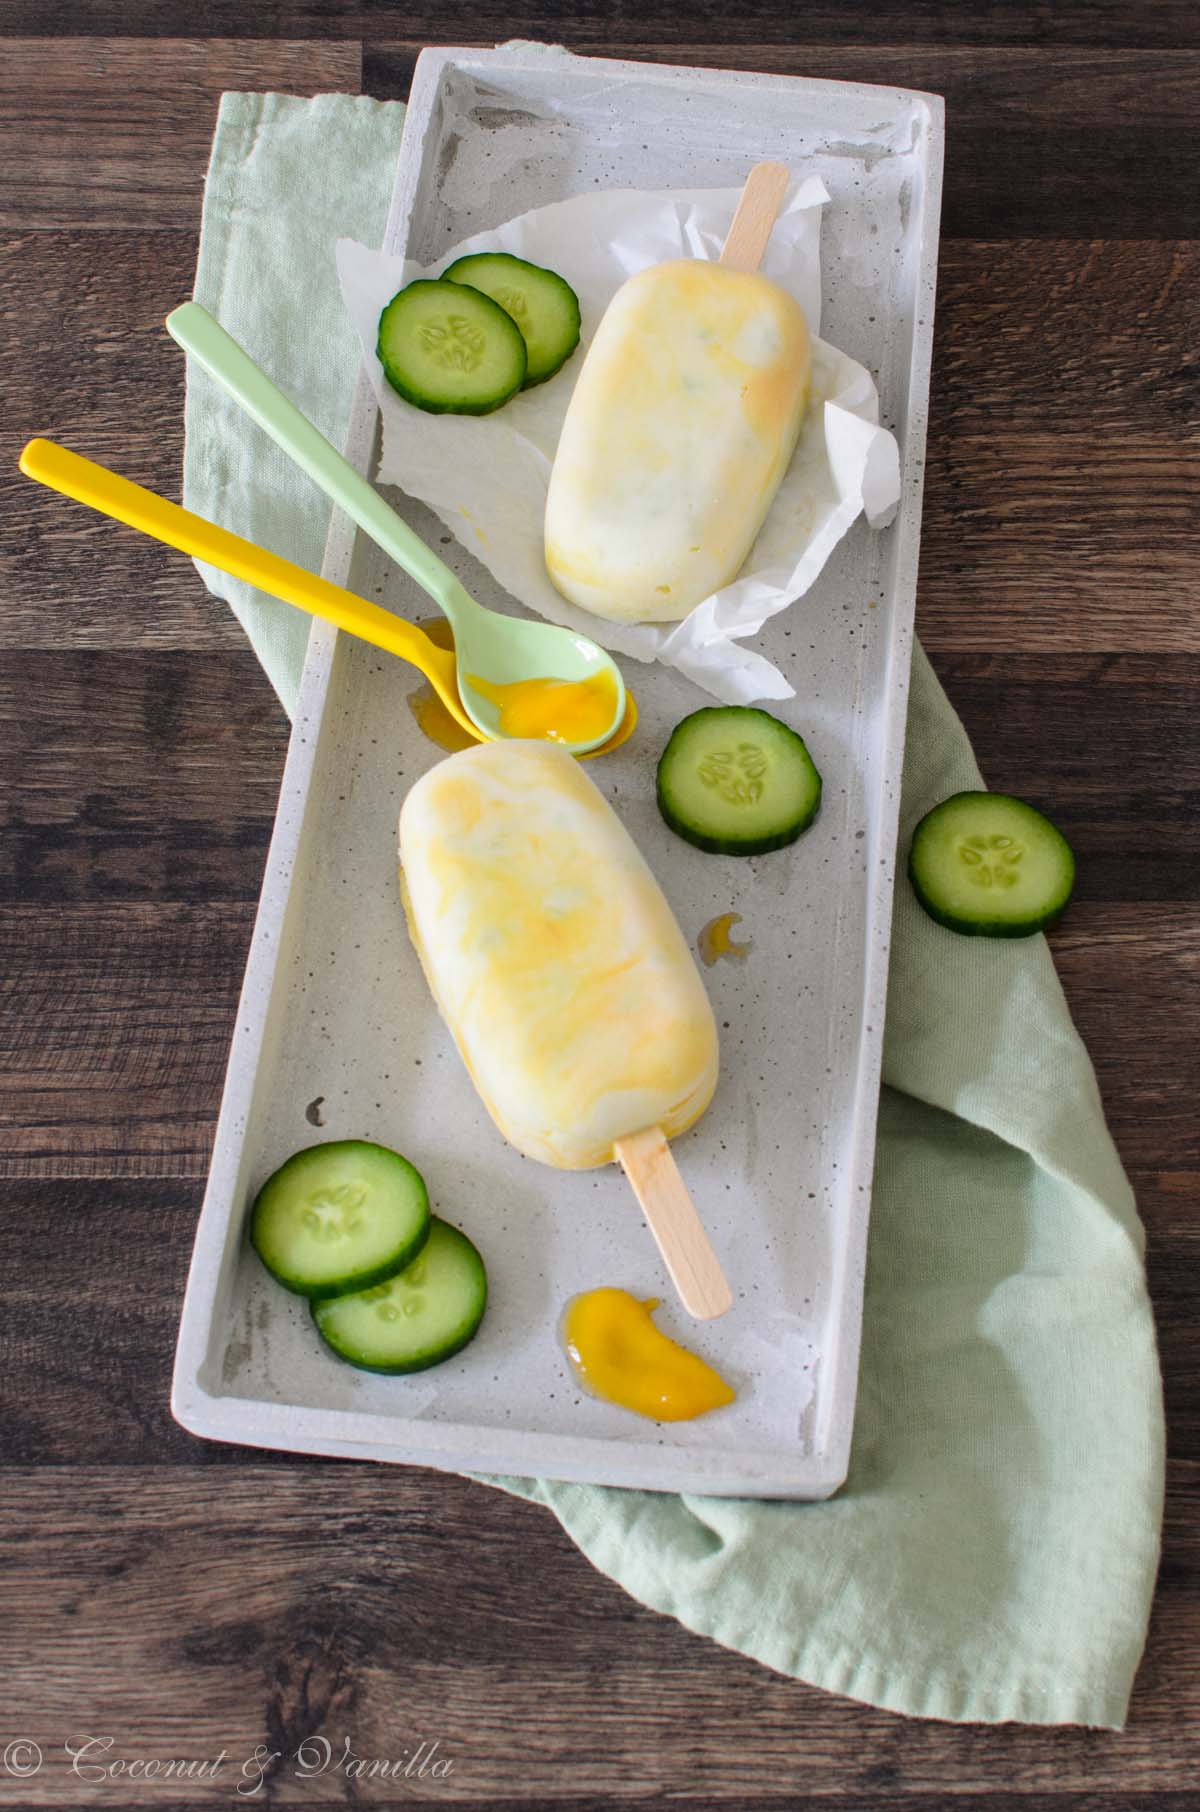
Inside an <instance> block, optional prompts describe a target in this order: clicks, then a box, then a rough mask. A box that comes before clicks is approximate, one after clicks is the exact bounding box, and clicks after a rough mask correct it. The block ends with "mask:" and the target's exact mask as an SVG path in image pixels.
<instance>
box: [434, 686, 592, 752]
mask: <svg viewBox="0 0 1200 1812" xmlns="http://www.w3.org/2000/svg"><path fill="white" fill-rule="evenodd" d="M467 680H468V683H469V684H470V685H472V686H474V688H475V690H476V691H477V692H479V693H481V694H482V696H483V697H484V698H486V699H490V701H491V703H492V704H494V705H499V707H500V729H501V730H502V732H503V733H504V735H505V736H523V737H530V738H536V739H538V740H542V739H547V740H549V741H551V742H591V741H592V739H593V737H596V736H603V734H604V732H605V731H606V730H608V729H610V728H611V727H612V721H613V718H614V716H615V715H616V709H617V694H616V687H615V686H614V685H613V682H612V676H611V675H610V674H608V673H596V674H593V675H592V677H591V678H590V679H585V680H555V679H527V680H514V681H513V682H512V683H511V684H510V685H507V686H501V685H496V684H495V683H494V682H493V681H491V680H486V679H481V678H480V676H479V675H478V674H477V673H469V674H468V675H467Z"/></svg>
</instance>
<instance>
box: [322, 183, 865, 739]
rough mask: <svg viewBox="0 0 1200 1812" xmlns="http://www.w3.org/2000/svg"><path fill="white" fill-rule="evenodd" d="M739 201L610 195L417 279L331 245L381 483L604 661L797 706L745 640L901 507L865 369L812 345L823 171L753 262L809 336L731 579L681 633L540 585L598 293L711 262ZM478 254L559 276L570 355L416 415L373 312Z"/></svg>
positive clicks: (697, 195)
mask: <svg viewBox="0 0 1200 1812" xmlns="http://www.w3.org/2000/svg"><path fill="white" fill-rule="evenodd" d="M739 193H740V191H739V190H737V189H693V190H676V191H672V192H671V193H661V192H657V191H643V190H635V189H621V190H607V191H602V192H600V193H597V194H595V195H583V196H577V197H573V198H572V199H571V200H569V201H561V202H555V203H553V204H552V205H551V206H549V207H544V208H535V209H533V210H532V211H531V212H529V213H526V214H521V215H519V216H517V218H516V219H514V220H510V221H508V222H507V223H506V224H505V225H504V226H502V227H500V228H498V229H496V230H495V231H491V232H486V233H477V234H475V235H474V236H473V237H472V238H470V239H464V240H463V241H462V242H461V244H459V245H456V246H454V247H453V248H452V249H451V251H450V252H448V253H447V255H446V257H445V259H444V260H442V261H441V263H440V264H439V265H437V266H434V267H430V268H424V267H422V266H420V265H416V264H413V263H412V262H411V261H408V260H403V259H399V258H394V257H389V256H387V255H386V254H385V253H383V252H374V251H370V250H368V249H367V247H365V246H362V245H359V244H358V243H357V242H356V241H354V240H351V239H342V240H339V241H338V245H337V264H338V278H339V281H340V283H341V288H342V296H343V299H344V301H345V303H346V307H347V309H348V310H349V312H350V315H351V318H352V319H353V321H354V325H355V327H356V329H357V331H358V335H359V338H360V340H361V342H362V349H363V356H364V358H365V360H366V362H367V368H368V370H369V372H370V374H371V380H372V382H373V384H374V387H375V393H376V395H377V396H378V398H379V407H380V412H381V415H382V420H383V451H382V455H381V457H380V462H379V471H378V474H377V476H378V478H379V480H380V481H381V482H382V483H384V484H394V485H398V486H399V487H400V488H401V489H402V490H404V491H405V492H407V493H408V495H409V496H411V497H415V498H417V499H419V500H420V501H421V502H422V503H425V504H428V505H429V506H430V508H431V509H433V510H434V511H435V512H436V514H437V515H438V516H439V517H440V518H441V520H442V521H443V522H444V523H445V524H446V526H447V528H449V529H450V530H451V532H452V533H453V534H454V535H456V536H457V537H458V539H459V540H460V541H461V542H462V543H463V545H464V546H465V547H467V548H468V549H469V550H470V551H471V552H472V553H473V554H474V555H476V557H477V558H478V559H480V560H481V561H482V562H483V564H484V565H485V566H487V567H488V568H489V569H490V571H491V572H492V574H493V576H494V577H495V578H496V579H497V580H498V581H499V582H500V584H501V585H503V586H504V588H505V589H506V590H507V591H508V592H510V593H511V594H512V595H513V596H514V597H515V598H517V599H518V600H519V601H520V602H521V603H522V604H524V605H526V606H527V607H528V608H529V609H531V610H534V611H537V612H538V614H539V615H541V616H543V617H546V618H548V619H549V621H551V622H553V623H561V624H564V625H566V626H567V627H569V628H572V629H577V630H579V631H581V632H582V633H583V634H585V635H589V636H591V637H592V638H593V639H594V640H595V641H598V642H600V643H602V644H603V646H604V647H606V648H610V649H612V650H614V651H615V652H617V653H620V654H627V655H632V656H634V657H635V658H636V659H638V660H643V661H650V660H660V661H665V662H667V663H668V664H669V665H670V666H673V667H676V668H678V669H679V671H680V672H681V673H684V674H686V675H687V677H688V678H689V679H692V680H694V681H695V682H696V684H697V685H699V686H701V687H703V688H704V690H705V691H706V692H709V693H711V694H712V695H713V696H714V697H715V698H719V699H721V700H723V701H724V702H726V703H729V704H749V703H751V702H753V701H754V700H755V699H760V698H790V697H791V696H792V695H793V691H794V688H793V687H792V686H790V685H789V684H788V682H787V680H786V679H785V678H784V677H783V675H782V674H781V673H780V672H779V670H778V669H777V668H776V667H775V666H773V665H772V663H771V662H770V661H768V660H767V659H766V658H765V657H764V656H763V655H761V654H759V653H757V652H756V651H755V650H754V649H752V648H747V647H745V646H743V643H744V641H745V639H746V638H747V637H750V636H753V635H754V634H755V633H756V632H757V631H758V630H759V629H760V628H761V627H762V625H763V623H765V622H766V620H767V619H768V617H771V616H774V615H775V613H776V612H777V611H780V610H783V609H784V608H785V607H786V606H787V605H788V604H790V603H792V602H793V601H794V600H795V599H796V598H799V597H801V596H802V595H803V594H804V593H805V592H806V591H807V590H808V588H809V587H810V586H811V585H812V583H813V581H814V579H815V578H816V576H817V574H818V573H819V572H820V571H821V568H822V567H823V566H824V564H825V562H826V560H828V558H829V556H830V554H831V553H832V551H833V549H834V548H835V547H836V545H837V543H838V542H839V541H840V540H841V538H842V536H843V535H844V534H845V533H846V531H847V529H848V528H849V527H850V525H851V523H852V522H854V521H855V519H856V518H857V517H858V516H859V515H860V514H863V515H865V516H866V519H867V521H868V523H869V524H870V525H871V526H872V527H874V528H882V527H884V526H886V524H887V522H889V521H890V520H891V516H892V514H893V513H894V510H895V507H896V503H897V501H898V499H899V496H900V465H899V456H898V453H897V449H896V443H895V440H894V439H893V437H892V435H891V434H890V433H889V432H888V431H887V430H886V429H884V428H881V427H880V426H879V399H878V395H877V392H876V389H875V385H874V382H873V381H872V378H871V376H870V373H869V372H868V371H867V370H866V369H865V368H864V367H863V366H862V365H859V364H857V363H856V362H855V361H854V360H853V359H851V358H848V357H847V356H846V355H845V354H844V353H841V352H838V351H837V349H836V348H835V347H833V346H830V345H828V344H827V343H826V342H825V341H823V340H821V339H820V338H819V337H818V333H819V328H820V320H821V255H820V232H821V210H822V208H823V207H824V206H825V204H826V203H827V202H828V200H829V194H828V191H827V190H826V188H825V185H824V183H823V182H822V181H821V180H820V178H819V177H808V178H805V179H803V180H801V181H799V182H797V183H794V184H793V186H792V188H791V190H790V191H789V194H788V198H787V200H786V202H785V203H784V207H783V209H782V210H781V213H780V215H779V218H778V221H777V223H776V226H775V230H774V232H773V233H772V236H771V241H770V245H769V247H768V250H767V256H766V258H765V260H764V263H763V270H764V271H765V272H766V274H767V275H768V276H769V277H771V278H772V279H773V280H774V281H775V282H777V283H779V284H780V285H782V287H783V288H785V289H787V290H789V291H790V292H791V294H792V295H793V296H794V297H795V298H796V300H797V301H798V302H799V303H800V306H801V307H802V308H803V309H804V312H805V315H806V316H807V319H808V323H809V327H810V330H811V332H812V334H813V336H814V338H813V375H812V390H811V395H810V399H809V406H808V411H807V414H806V417H805V421H804V425H803V427H802V429H801V433H800V439H799V442H798V444H797V447H796V452H795V456H794V458H793V460H792V463H791V465H790V467H789V468H788V472H787V475H786V476H785V478H784V481H783V484H782V485H781V487H780V490H779V494H778V496H777V497H776V499H775V502H774V504H773V505H772V507H771V510H770V513H769V514H768V516H767V519H766V521H765V522H764V524H763V526H762V529H761V531H760V533H759V535H758V538H757V540H756V541H755V543H754V546H753V547H752V548H751V550H750V554H749V556H748V557H747V559H746V562H745V565H744V566H743V568H742V571H741V573H740V575H739V576H738V578H737V579H735V580H734V582H733V583H732V584H731V585H727V586H725V587H724V588H723V589H722V590H721V591H718V592H714V593H713V594H712V595H711V596H710V597H708V598H705V599H704V600H703V602H702V603H700V604H698V605H697V606H696V607H695V609H694V610H692V611H691V612H690V613H689V615H688V616H686V617H684V618H683V620H682V621H681V622H679V623H672V624H663V625H654V624H626V623H609V622H607V621H605V620H604V619H603V618H601V617H595V616H592V615H591V614H590V613H589V612H587V611H583V610H579V609H577V608H576V607H575V606H574V605H572V604H568V603H567V601H566V599H565V598H562V597H560V596H559V594H558V592H557V591H556V590H555V589H554V587H553V585H552V584H551V583H550V580H549V578H548V577H547V575H546V569H545V564H544V561H543V556H542V519H543V515H544V512H545V505H546V488H547V485H548V483H549V477H550V468H551V465H552V463H553V459H554V452H555V448H556V447H557V445H558V437H559V432H560V430H561V428H562V422H563V417H564V415H565V414H566V410H567V404H568V402H569V401H570V396H571V391H572V388H573V377H574V374H575V373H577V372H578V370H579V368H580V365H581V364H582V360H583V354H584V352H585V350H586V348H587V346H588V344H589V343H590V340H591V336H592V334H593V333H594V331H595V329H596V326H597V325H598V323H599V320H600V317H601V315H602V314H603V312H604V310H605V308H606V307H607V306H608V303H609V301H610V299H611V297H612V295H613V294H614V292H615V291H616V290H617V289H618V287H619V286H620V285H621V283H623V282H624V280H625V278H626V277H629V276H631V275H632V274H633V273H634V272H635V271H638V270H641V269H643V268H644V267H645V266H646V265H648V264H658V263H661V262H662V261H663V260H664V259H668V258H679V257H688V258H716V257H717V256H718V254H719V252H720V249H721V245H722V242H723V240H724V238H725V234H726V231H727V230H728V227H729V222H730V220H731V219H732V217H733V211H734V208H735V207H736V205H737V201H738V197H739ZM489 251H503V252H512V253H515V254H516V255H517V256H518V257H521V258H527V259H529V260H531V261H532V262H533V263H535V264H544V265H549V266H550V267H551V268H552V269H555V270H558V271H561V272H562V274H563V276H565V277H566V278H567V280H568V282H569V283H570V284H571V285H572V286H573V288H574V289H575V290H576V292H577V294H578V296H579V301H580V308H581V311H582V316H583V343H582V346H581V348H580V350H579V351H578V352H576V353H575V354H574V356H573V358H572V359H571V360H570V362H569V363H568V364H567V365H566V366H565V367H564V368H563V371H562V372H561V373H560V374H559V375H558V376H557V377H555V378H552V379H551V380H550V382H549V383H546V384H542V385H539V386H538V387H537V388H535V389H533V390H529V391H526V392H523V393H522V394H520V395H518V396H516V397H514V398H513V399H512V401H511V402H509V403H506V404H505V405H504V407H503V408H502V409H499V410H497V411H496V412H495V413H494V414H492V415H487V416H481V417H472V416H453V415H428V414H425V413H424V412H423V411H422V410H419V409H415V408H413V407H412V406H411V405H410V404H409V403H406V402H405V401H404V400H403V398H401V397H399V396H397V394H396V393H395V391H394V390H392V389H391V387H390V385H389V384H388V383H387V381H386V379H385V378H384V375H383V370H382V367H381V366H380V364H379V361H378V359H377V358H376V356H375V339H376V332H377V327H378V321H379V315H380V312H381V310H382V309H383V308H384V306H385V305H386V303H387V302H388V301H389V300H390V299H391V297H392V296H393V295H395V293H396V291H397V290H398V289H400V288H401V287H402V286H403V285H404V284H405V283H409V282H411V281H412V280H413V279H414V278H416V277H424V276H434V275H436V274H437V273H438V271H439V270H441V269H444V268H445V266H446V265H447V264H449V263H450V262H451V260H452V259H454V258H458V257H461V256H462V255H463V254H464V253H467V252H489Z"/></svg>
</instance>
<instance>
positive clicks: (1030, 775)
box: [934, 643, 1200, 904]
mask: <svg viewBox="0 0 1200 1812" xmlns="http://www.w3.org/2000/svg"><path fill="white" fill-rule="evenodd" d="M934 647H935V653H934V665H935V668H936V670H937V673H938V677H939V679H940V680H941V682H942V684H943V686H944V687H945V688H946V691H947V693H948V694H949V697H950V701H951V703H952V704H953V705H954V706H955V708H956V709H957V711H958V713H959V715H960V717H961V718H962V720H963V723H964V726H965V728H966V730H967V733H968V735H969V737H970V739H971V743H972V746H973V748H974V750H975V754H976V757H977V759H978V761H979V764H980V767H981V769H982V771H983V775H984V779H985V780H986V781H987V784H988V785H989V786H990V787H993V788H995V789H997V790H999V791H1001V792H1005V791H1007V792H1016V793H1018V794H1020V795H1027V796H1028V797H1029V798H1030V799H1033V800H1035V801H1038V802H1039V803H1040V804H1041V805H1042V806H1043V808H1044V809H1045V810H1046V811H1048V812H1049V813H1050V814H1051V816H1052V817H1053V818H1054V819H1055V821H1056V822H1057V823H1059V824H1061V825H1062V828H1063V830H1064V832H1065V834H1066V835H1067V836H1068V838H1069V839H1070V840H1071V842H1072V844H1073V846H1074V848H1075V850H1076V852H1077V854H1078V857H1079V870H1078V875H1077V880H1076V896H1075V897H1076V902H1077V903H1082V902H1091V903H1096V904H1099V903H1101V902H1111V903H1118V902H1121V903H1123V902H1129V901H1134V900H1146V901H1156V900H1157V901H1167V900H1191V901H1195V900H1196V898H1197V894H1198V892H1200V865H1198V864H1197V862H1196V858H1195V843H1194V839H1195V835H1196V831H1195V815H1196V809H1197V803H1196V802H1197V799H1198V798H1200V737H1198V735H1197V722H1198V721H1200V689H1198V688H1200V670H1198V669H1197V666H1196V663H1195V661H1193V660H1190V659H1188V658H1186V657H1183V656H1174V657H1172V656H1166V657H1158V656H1156V655H1152V654H1125V655H1116V654H1114V655H1068V654H1054V655H1037V654H1021V653H1013V654H984V653H963V652H960V651H951V652H948V651H946V650H945V649H943V648H941V647H938V646H937V644H936V643H935V644H934Z"/></svg>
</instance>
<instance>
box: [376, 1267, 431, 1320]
mask: <svg viewBox="0 0 1200 1812" xmlns="http://www.w3.org/2000/svg"><path fill="white" fill-rule="evenodd" d="M424 1282H425V1260H424V1259H423V1258H418V1259H415V1260H414V1261H413V1263H412V1264H411V1265H409V1267H408V1269H407V1271H405V1273H404V1276H403V1278H399V1277H392V1278H389V1280H388V1281H387V1283H381V1284H376V1285H375V1287H374V1289H372V1290H364V1291H363V1301H364V1302H373V1303H375V1304H376V1309H375V1315H376V1318H377V1319H378V1320H379V1321H399V1320H400V1318H401V1316H402V1315H419V1314H420V1312H421V1304H422V1303H423V1302H424V1300H425V1298H424V1297H423V1296H421V1295H418V1294H417V1293H416V1292H417V1291H418V1290H419V1289H420V1286H421V1285H422V1284H423V1283H424ZM397 1297H398V1298H399V1300H397Z"/></svg>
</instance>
